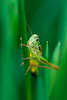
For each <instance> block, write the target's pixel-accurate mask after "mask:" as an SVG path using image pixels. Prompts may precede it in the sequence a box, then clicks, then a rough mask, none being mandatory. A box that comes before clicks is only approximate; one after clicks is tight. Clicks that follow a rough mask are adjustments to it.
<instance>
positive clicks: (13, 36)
mask: <svg viewBox="0 0 67 100" xmlns="http://www.w3.org/2000/svg"><path fill="white" fill-rule="evenodd" d="M27 25H29V26H30V27H27ZM30 28H31V30H32V32H33V33H34V32H36V34H38V35H39V37H40V41H41V44H42V50H43V57H45V58H47V59H48V60H49V61H50V62H52V63H53V64H56V65H58V66H59V67H60V69H59V70H58V71H55V70H53V69H50V70H48V69H39V72H40V73H39V76H38V77H37V78H34V77H32V76H31V74H30V73H28V75H27V77H25V75H24V72H25V70H26V67H28V66H29V63H28V61H25V62H24V63H25V64H24V65H22V66H20V64H21V63H22V62H23V60H22V58H23V57H26V56H28V50H27V48H25V47H22V48H21V46H20V44H21V42H22V43H24V44H26V43H27V40H28V39H29V37H30V36H31V34H30ZM21 36H22V41H20V37H21ZM46 41H48V43H46ZM66 67H67V0H0V100H67V68H66Z"/></svg>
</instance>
